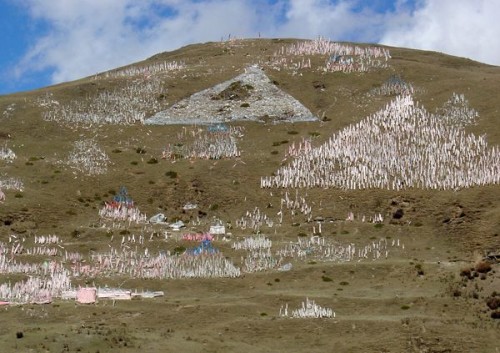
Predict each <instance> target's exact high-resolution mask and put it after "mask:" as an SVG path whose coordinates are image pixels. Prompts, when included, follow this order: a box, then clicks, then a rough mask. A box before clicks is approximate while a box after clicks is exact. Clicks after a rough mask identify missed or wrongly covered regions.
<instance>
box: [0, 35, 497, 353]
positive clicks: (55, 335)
mask: <svg viewBox="0 0 500 353" xmlns="http://www.w3.org/2000/svg"><path fill="white" fill-rule="evenodd" d="M297 42H298V41H297V40H295V39H272V40H267V39H266V40H265V39H259V40H235V41H230V42H221V43H206V44H196V45H190V46H187V47H184V48H181V49H179V50H176V51H173V52H168V53H161V54H158V55H155V56H154V57H151V58H149V59H147V60H144V61H142V62H139V63H134V64H132V65H130V66H128V67H124V68H118V69H116V70H113V71H110V72H108V73H101V74H98V75H95V76H93V77H88V78H84V79H81V80H77V81H74V82H68V83H63V84H59V85H55V86H51V87H47V88H44V89H40V90H36V91H32V92H25V93H18V94H13V95H7V96H0V112H3V113H2V115H0V119H1V125H0V140H1V141H0V145H5V146H6V148H9V149H11V150H12V151H13V152H14V153H15V154H16V158H15V159H13V160H12V161H0V165H1V173H0V180H3V181H4V182H5V181H6V180H8V179H9V178H14V179H15V180H19V181H22V183H23V188H22V190H20V189H19V188H18V189H15V188H14V189H7V188H6V187H2V190H3V191H4V192H5V195H6V200H5V202H4V203H2V204H0V242H2V243H4V244H5V245H6V247H7V248H8V246H10V245H9V239H14V238H11V236H12V235H15V236H16V237H17V239H21V238H25V239H26V243H23V244H24V247H25V248H29V247H30V246H32V245H33V240H34V237H35V235H48V234H56V235H58V236H59V237H60V238H61V240H62V242H61V243H60V245H61V246H62V247H63V248H64V250H60V253H58V255H57V256H55V257H47V256H42V255H39V256H31V255H28V254H27V253H21V254H16V256H14V257H12V258H11V261H14V260H15V261H17V262H23V263H24V262H33V263H38V264H42V263H43V262H44V261H51V260H54V261H60V260H61V259H62V258H63V252H64V251H67V252H79V253H81V254H82V255H83V256H85V257H86V256H89V254H91V253H97V252H104V251H109V248H110V247H116V248H120V241H121V239H122V238H123V237H127V236H130V235H131V234H135V235H137V236H139V235H140V234H145V235H146V237H147V238H148V239H149V237H150V234H154V237H152V238H151V239H152V240H151V242H149V243H146V244H145V245H144V244H141V245H139V244H135V243H134V244H132V243H129V245H130V247H132V248H134V247H137V246H138V247H139V248H140V249H141V251H142V250H143V249H144V248H145V247H147V248H148V249H149V251H150V253H152V254H157V253H158V252H162V251H163V252H165V251H172V252H173V251H174V250H175V249H176V248H177V249H179V247H185V248H189V247H192V246H194V245H195V244H192V243H188V242H185V241H180V240H178V238H179V234H183V233H186V232H188V231H189V232H191V233H194V232H205V231H208V227H209V226H210V224H211V223H212V221H213V219H214V218H219V219H221V220H222V221H224V223H225V224H226V226H227V227H228V228H229V227H232V229H230V230H229V232H231V233H232V236H231V240H230V241H228V242H225V241H222V240H220V239H218V240H217V241H214V246H216V247H217V248H218V249H219V250H220V251H221V252H222V253H223V254H224V256H226V257H228V258H229V259H230V260H231V261H232V262H233V263H234V264H235V265H236V266H238V267H242V268H243V258H244V257H245V256H248V254H246V253H245V252H241V251H237V250H234V249H232V247H231V245H232V244H233V243H234V242H235V241H237V240H242V239H243V238H244V237H249V236H252V235H255V234H254V233H256V230H255V229H252V228H251V227H248V228H246V229H241V228H238V227H237V221H238V220H239V219H241V218H242V217H244V216H245V215H246V214H247V212H250V213H252V212H254V211H255V209H256V208H258V209H259V212H261V213H262V214H266V215H267V216H268V217H269V218H271V219H272V220H273V221H274V225H273V227H267V226H266V225H262V226H260V228H259V231H260V233H261V234H263V235H264V236H266V237H268V238H269V239H271V240H272V241H273V247H272V250H273V253H274V251H276V250H278V249H280V248H281V247H282V246H284V245H285V244H287V243H289V242H296V241H297V239H298V238H299V239H303V240H305V239H308V238H309V237H311V236H312V235H313V232H316V233H318V227H319V223H318V222H317V221H315V220H320V219H321V220H323V221H322V222H321V227H322V230H321V237H322V238H323V239H325V241H327V242H329V243H332V244H334V243H335V244H337V243H338V244H350V243H352V244H356V246H357V247H358V249H360V248H362V247H364V246H367V245H369V244H370V243H372V242H376V241H379V240H380V239H386V241H388V242H389V243H391V242H392V241H393V240H397V241H398V244H399V242H401V244H403V243H404V244H405V247H404V249H402V248H400V247H399V248H397V249H396V248H395V250H394V251H393V250H391V256H388V257H387V258H381V259H379V260H376V261H375V260H374V261H372V260H368V259H361V258H360V259H357V260H359V261H357V260H356V261H354V260H353V261H330V260H329V261H324V260H325V259H318V258H313V257H306V258H305V259H300V258H292V259H286V261H285V260H284V262H291V263H292V264H293V268H292V270H290V271H288V272H280V271H278V270H277V267H275V268H273V269H269V270H266V271H262V272H257V273H243V275H242V276H241V277H239V278H213V279H207V278H201V279H200V278H198V279H193V278H185V279H163V280H159V279H150V280H144V279H139V278H132V277H131V276H114V275H109V276H95V277H93V276H88V277H85V276H81V277H78V278H74V281H73V285H80V284H81V285H85V284H87V285H92V284H94V283H95V284H96V285H102V286H104V285H109V286H118V285H121V286H122V287H124V288H131V289H137V288H138V289H151V290H164V291H165V297H164V298H160V299H142V300H133V301H123V302H117V303H116V305H114V304H112V303H111V302H110V301H101V302H99V303H98V304H96V305H91V306H80V305H79V306H75V305H74V303H73V302H67V301H61V300H59V299H57V300H54V301H53V303H52V304H48V305H43V306H39V305H33V304H28V305H24V306H19V307H18V306H11V307H8V309H5V311H3V314H2V318H1V319H0V322H2V324H1V325H0V327H2V328H1V329H0V341H1V342H2V347H5V350H4V349H2V351H5V352H7V351H40V352H42V351H82V352H96V351H100V352H104V351H106V352H108V351H109V352H111V351H116V352H118V351H119V352H126V351H130V352H134V351H137V350H138V349H142V350H144V351H148V352H154V351H162V352H165V351H172V352H174V351H175V352H178V351H193V352H199V351H206V352H212V351H214V352H215V351H217V352H223V351H227V352H230V351H235V350H244V351H248V352H272V351H273V352H274V351H290V352H292V351H293V352H295V351H296V352H303V351H307V352H324V351H330V350H335V351H338V352H352V351H359V352H382V351H384V352H403V351H404V352H444V351H449V352H472V351H474V352H475V351H477V352H493V351H494V349H497V350H498V349H500V346H499V344H498V342H499V341H500V340H499V338H500V336H499V332H500V331H499V330H498V328H499V327H498V325H499V323H498V319H493V318H492V317H491V316H492V315H493V314H492V313H494V312H497V313H498V311H495V310H496V309H495V310H491V309H489V308H488V306H487V305H486V301H487V300H488V298H490V299H491V298H492V297H494V293H493V292H494V290H496V291H497V292H498V288H499V287H500V278H499V267H498V263H494V262H492V263H490V266H491V267H492V270H490V271H488V272H484V273H483V272H481V271H477V269H476V270H474V271H472V275H471V276H470V277H471V279H469V278H468V277H467V276H465V275H463V271H464V269H469V268H471V267H472V268H475V266H477V265H478V264H479V263H480V262H481V261H482V259H483V257H484V255H485V254H486V253H488V252H494V253H495V252H496V253H499V252H500V237H499V234H500V187H499V185H485V186H473V187H470V188H461V189H458V188H457V189H454V190H434V189H419V188H408V189H403V190H386V189H377V188H372V189H364V190H343V189H338V188H328V189H325V188H301V189H297V190H296V189H292V188H290V189H287V190H285V189H278V188H272V189H262V188H260V181H261V177H264V176H271V175H273V173H276V172H277V170H278V169H279V168H280V167H281V166H285V165H287V164H288V163H289V162H290V161H291V160H292V158H291V157H288V158H286V153H287V151H288V148H289V146H291V145H292V144H295V145H298V144H299V143H300V142H301V141H303V139H310V142H311V145H312V147H319V146H321V145H322V144H323V143H325V142H326V141H328V139H329V138H330V137H331V136H332V135H333V134H335V133H338V132H339V131H342V130H343V129H345V128H347V127H349V126H350V125H352V124H355V123H358V122H360V121H362V120H363V119H365V118H367V117H368V116H370V115H372V114H374V113H376V112H377V111H379V110H381V109H383V108H384V107H385V106H386V104H388V103H389V102H391V101H392V100H393V99H394V98H395V96H396V95H395V94H389V95H385V94H380V91H377V88H380V87H381V86H382V85H383V84H384V83H385V82H387V81H388V80H390V79H391V77H392V78H395V77H396V78H397V80H398V82H399V83H404V84H406V85H411V87H412V89H413V90H414V93H413V97H414V100H415V101H417V102H419V104H421V105H422V106H424V107H425V108H426V109H427V111H429V112H431V113H435V112H438V111H439V109H441V108H442V107H443V104H445V102H446V101H448V100H449V99H450V97H451V96H452V94H453V93H457V94H464V96H465V98H466V99H467V100H468V104H469V106H470V108H472V109H474V110H476V111H477V113H478V114H479V116H478V117H477V118H476V119H475V121H474V123H473V124H469V125H467V126H465V127H464V129H465V131H466V132H467V133H473V134H474V135H475V136H480V135H483V134H486V137H485V138H486V141H487V143H488V146H489V147H490V148H491V147H494V146H497V147H496V148H498V146H499V145H500V120H499V119H500V118H499V116H500V115H499V109H500V106H499V103H498V99H497V98H498V97H497V96H498V92H500V69H499V68H498V67H493V66H488V65H484V64H481V63H477V62H474V61H471V60H468V59H463V58H457V57H452V56H448V55H444V54H440V53H435V52H427V51H418V50H410V49H402V48H386V49H387V50H389V52H390V56H391V58H390V59H389V60H388V61H387V67H373V68H370V69H369V70H368V71H367V72H351V73H344V72H325V71H323V70H322V68H323V67H324V65H325V62H326V61H327V60H332V58H331V56H329V55H318V54H316V55H305V56H295V55H289V54H287V55H281V54H277V53H280V50H282V48H287V47H289V46H290V45H292V44H294V43H297ZM346 45H349V44H346ZM352 45H354V44H352ZM358 46H360V47H368V45H358ZM350 57H351V56H349V55H345V56H343V57H342V58H348V59H349V58H350ZM352 57H354V58H355V56H354V55H353V56H352ZM342 58H341V59H342ZM278 59H280V60H282V61H280V63H281V64H279V63H278ZM302 59H305V60H308V59H310V60H311V67H306V68H300V69H297V68H295V69H293V68H285V67H284V66H283V64H282V63H283V62H284V61H283V60H288V65H289V66H290V65H292V64H291V62H295V63H297V62H300V61H301V60H302ZM167 64H170V65H171V66H169V67H167V66H165V65H167ZM253 64H258V65H260V66H261V67H262V68H263V70H264V72H265V73H266V75H267V76H268V77H269V78H270V80H271V81H272V82H273V84H275V85H276V86H277V87H279V88H280V89H282V90H283V91H285V92H286V93H288V94H290V95H291V96H293V97H294V98H295V99H297V100H298V101H300V102H301V103H302V104H303V105H304V106H305V107H307V108H308V109H309V110H310V111H311V112H312V113H313V114H315V115H316V116H317V117H318V118H319V120H320V121H318V122H302V123H293V124H292V123H279V124H275V123H273V121H272V119H268V120H266V121H265V122H260V123H257V122H240V121H235V122H229V123H228V124H227V125H228V126H231V127H234V128H236V129H237V130H238V131H240V132H241V136H238V137H235V141H236V143H237V146H238V149H239V150H240V151H241V155H240V157H239V158H227V159H219V160H205V159H197V158H186V159H182V158H176V159H175V160H174V159H170V158H167V159H162V158H161V157H162V153H163V152H164V150H165V147H166V146H169V145H170V146H171V147H172V148H177V150H176V151H180V149H181V147H183V146H184V147H186V146H190V144H193V143H194V141H195V140H196V138H198V139H199V138H200V136H202V135H201V134H202V133H201V132H199V131H198V130H199V129H202V130H204V129H205V127H203V126H180V125H168V126H150V125H143V124H142V123H140V122H135V123H120V124H109V123H108V124H102V123H99V121H97V122H93V123H92V124H89V123H78V122H76V120H71V119H77V118H78V115H77V114H76V113H79V114H81V113H83V112H93V114H94V115H93V116H94V117H95V118H96V119H97V120H99V117H100V116H106V117H114V116H118V113H117V112H118V111H119V110H120V107H125V108H126V109H125V110H126V111H125V112H122V111H120V114H125V115H126V114H127V112H131V111H134V112H136V113H137V114H139V113H141V114H143V118H148V117H150V116H152V115H153V114H154V113H156V112H158V111H161V110H164V109H167V108H168V107H171V106H172V105H174V104H175V103H177V102H179V101H180V100H182V99H184V98H187V97H189V96H190V95H191V94H194V93H196V92H198V91H200V90H203V89H207V88H210V87H212V86H214V85H216V84H219V83H221V82H223V81H226V80H229V79H231V78H233V77H235V76H237V75H239V74H241V73H242V72H244V69H245V68H246V67H248V66H250V65H253ZM162 65H163V66H162ZM280 65H281V66H280ZM155 70H156V71H155ZM408 87H409V86H408ZM377 92H378V93H377ZM110 97H111V98H110ZM117 97H118V98H117ZM136 98H139V99H138V101H135V100H134V99H136ZM96 102H101V103H100V104H101V105H102V106H99V107H97V106H96V105H95V104H96ZM127 104H130V106H129V105H127ZM200 109H203V107H200ZM51 114H52V115H51ZM65 114H66V115H65ZM65 116H66V117H71V119H70V118H68V119H65V118H64V117H65ZM75 117H76V118H75ZM49 120H52V121H49ZM197 131H198V133H199V134H198V135H196V133H197ZM192 134H195V135H196V136H197V137H196V138H195V137H193V135H192ZM203 136H204V135H203ZM89 139H91V141H92V143H93V144H94V145H95V146H97V147H98V148H99V149H100V151H101V152H103V153H104V154H105V155H106V156H107V157H108V158H109V161H108V162H103V163H104V164H106V169H105V172H104V173H101V174H97V175H87V174H89V173H85V172H81V171H78V170H77V169H75V168H71V165H70V164H68V158H69V157H70V154H71V153H72V152H75V148H76V145H75V142H76V141H86V140H89ZM428 142H429V143H430V142H431V141H428ZM178 157H179V156H178ZM73 166H74V165H73ZM121 186H125V187H126V188H127V190H128V192H129V195H130V197H132V198H133V200H134V202H135V205H137V207H138V208H139V209H140V211H141V212H143V213H145V214H146V215H147V216H148V217H151V216H153V215H154V214H156V213H158V212H162V213H164V214H165V215H166V216H167V220H168V221H169V222H170V221H175V220H183V221H184V222H185V223H186V224H188V227H187V228H186V229H185V230H183V231H181V232H180V233H176V232H172V231H170V230H168V228H166V226H150V225H144V224H134V223H131V224H129V223H127V222H122V223H120V224H118V223H119V222H116V224H114V222H112V221H109V222H104V221H103V220H102V219H100V217H99V214H98V211H99V209H101V208H102V207H103V205H104V201H110V200H112V198H113V196H114V195H116V193H117V192H118V191H119V189H120V187H121ZM286 195H288V196H289V197H290V198H291V199H295V198H296V195H297V197H298V198H302V197H303V198H304V200H305V203H306V204H307V205H308V206H310V207H311V208H312V211H311V215H310V217H309V216H308V215H304V214H302V213H300V212H299V211H298V210H296V211H295V214H292V212H291V210H288V209H285V210H284V211H283V213H284V214H285V215H284V217H283V223H282V224H281V225H278V219H279V216H278V215H277V214H278V211H280V205H282V199H284V198H285V197H286ZM188 202H191V203H196V204H197V206H198V208H197V209H195V210H190V211H189V210H188V211H186V210H183V206H184V205H185V204H186V203H188ZM398 210H401V213H402V216H401V217H398V216H395V214H396V212H398ZM350 213H352V215H353V216H354V218H355V219H354V220H353V221H346V217H347V216H348V215H349V214H350ZM378 214H380V215H382V216H383V219H384V220H383V222H381V223H378V224H374V223H369V222H368V219H369V218H370V217H373V216H374V215H378ZM318 217H319V218H318ZM362 217H365V218H366V222H362V221H361V219H362ZM195 223H196V224H195ZM113 226H114V227H113ZM167 230H168V231H169V236H168V237H167V238H165V237H164V232H165V231H167ZM28 244H29V246H28ZM7 248H6V249H7ZM60 249H62V248H60ZM5 251H6V250H5ZM40 266H41V265H40ZM65 266H69V263H65ZM474 272H476V273H477V277H474ZM461 273H462V275H461ZM27 277H28V274H19V273H0V284H2V283H8V282H9V281H11V282H12V283H14V282H16V281H19V280H25V279H26V278H27ZM306 297H309V298H310V299H314V300H315V301H316V302H317V303H319V304H320V305H322V306H326V307H332V308H333V309H334V310H335V311H336V313H337V315H336V318H335V319H287V318H282V317H279V309H280V307H281V306H282V305H285V304H286V303H290V306H291V307H294V308H295V307H298V306H299V305H300V303H301V302H302V301H304V300H305V298H306ZM496 298H498V296H497V297H496ZM0 299H1V298H0ZM16 332H23V336H24V337H23V338H16ZM381 333H382V335H383V337H384V339H383V340H381V339H380V337H381Z"/></svg>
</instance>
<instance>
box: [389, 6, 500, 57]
mask: <svg viewBox="0 0 500 353" xmlns="http://www.w3.org/2000/svg"><path fill="white" fill-rule="evenodd" d="M498 14H500V1H498V0H473V1H471V0H425V1H420V2H419V3H418V6H417V9H416V10H415V11H414V12H413V13H411V14H410V13H406V14H404V19H405V21H401V20H400V21H397V18H394V21H393V23H391V24H388V28H387V31H386V33H385V35H384V36H383V37H382V38H381V39H380V42H381V43H384V44H388V45H393V46H402V47H410V48H419V49H427V50H436V51H440V52H445V53H448V54H451V55H456V56H463V57H468V58H472V59H474V60H477V61H481V62H485V63H490V64H494V65H500V40H499V36H500V21H499V20H498Z"/></svg>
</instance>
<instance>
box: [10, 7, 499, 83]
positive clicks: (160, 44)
mask: <svg viewBox="0 0 500 353" xmlns="http://www.w3.org/2000/svg"><path fill="white" fill-rule="evenodd" d="M414 1H417V4H416V9H415V10H414V11H412V10H411V7H412V6H410V5H411V3H412V2H414ZM383 2H384V1H382V3H383ZM394 2H395V3H396V5H395V6H394V9H395V10H392V11H386V12H385V13H380V11H379V12H376V11H374V10H373V9H372V8H370V7H368V6H367V5H366V4H370V1H369V0H337V1H331V0H277V1H273V2H272V3H271V2H270V0H141V1H137V0H105V1H103V0H85V1H84V0H79V1H74V0H23V4H24V5H25V6H26V9H27V10H28V11H29V13H30V15H31V17H32V18H33V19H34V20H35V21H40V22H43V23H45V24H46V25H47V28H48V29H47V32H46V33H45V34H43V35H42V36H41V37H39V38H35V39H34V42H33V46H32V47H31V48H30V49H29V50H28V51H27V53H26V55H25V56H24V58H23V59H22V60H21V62H20V63H19V65H18V67H17V72H18V75H23V74H26V73H29V72H35V73H36V72H42V71H47V70H49V71H50V72H52V81H53V83H56V82H61V81H67V80H72V79H76V78H79V77H83V76H87V75H91V74H94V73H96V72H100V71H104V70H108V69H112V68H115V67H118V66H121V65H126V64H130V63H132V62H135V61H138V60H142V59H145V58H146V57H149V56H151V55H154V54H157V53H160V52H163V51H167V50H172V49H176V48H178V47H180V46H183V45H186V44H190V43H197V42H205V41H217V40H220V38H221V37H223V36H224V37H227V36H228V34H232V35H235V36H238V37H256V36H257V35H258V33H261V34H262V36H263V37H300V38H314V37H316V36H318V35H322V36H325V37H327V38H331V39H333V40H352V41H364V42H378V41H381V42H382V43H386V44H389V45H397V46H405V47H415V48H422V49H431V50H438V51H443V52H447V53H451V54H454V55H461V56H468V57H471V58H475V59H476V60H480V61H484V62H489V63H496V64H500V44H499V43H500V41H498V34H499V32H500V31H499V30H498V28H499V27H498V26H499V24H500V21H498V20H497V19H496V18H495V15H496V14H498V13H500V1H498V0H474V1H471V0H394ZM379 3H381V2H380V1H379ZM409 4H410V5H409Z"/></svg>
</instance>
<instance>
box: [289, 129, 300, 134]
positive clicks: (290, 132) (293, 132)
mask: <svg viewBox="0 0 500 353" xmlns="http://www.w3.org/2000/svg"><path fill="white" fill-rule="evenodd" d="M287 134H288V135H298V134H299V132H298V131H295V130H290V131H288V132H287Z"/></svg>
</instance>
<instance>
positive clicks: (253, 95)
mask: <svg viewBox="0 0 500 353" xmlns="http://www.w3.org/2000/svg"><path fill="white" fill-rule="evenodd" d="M317 120H318V118H317V117H315V116H314V115H313V114H312V113H311V111H310V110H309V109H307V108H306V107H304V106H303V105H302V104H301V103H300V102H299V101H298V100H296V99H295V98H293V97H292V96H290V95H289V94H287V93H285V92H283V91H282V90H281V89H279V88H278V87H276V85H274V84H273V83H272V82H271V81H270V80H269V78H268V77H267V76H266V74H265V73H264V72H263V71H262V70H261V69H260V68H258V67H257V66H251V67H249V68H247V69H246V70H245V73H243V74H241V75H239V76H236V77H235V78H233V79H231V80H228V81H226V82H223V83H220V84H218V85H215V86H214V87H212V88H208V89H205V90H203V91H200V92H197V93H195V94H193V95H192V96H190V97H189V98H186V99H183V100H181V101H179V102H178V103H176V104H174V105H173V106H172V107H170V108H169V109H167V110H164V111H162V112H159V113H157V114H156V115H154V116H153V117H151V118H149V119H146V120H145V122H144V123H145V124H147V125H169V124H212V123H222V122H231V121H261V122H273V123H279V122H297V121H317Z"/></svg>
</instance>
